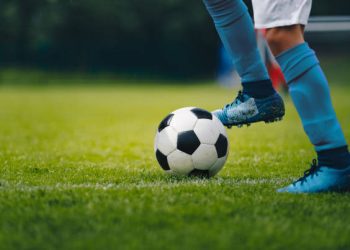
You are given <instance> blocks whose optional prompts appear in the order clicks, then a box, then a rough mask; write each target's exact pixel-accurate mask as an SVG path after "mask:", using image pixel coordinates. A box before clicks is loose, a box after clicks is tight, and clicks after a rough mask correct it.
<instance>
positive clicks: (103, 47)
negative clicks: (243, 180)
mask: <svg viewBox="0 0 350 250" xmlns="http://www.w3.org/2000/svg"><path fill="white" fill-rule="evenodd" d="M247 4H248V5H249V4H250V3H249V2H248V1H247ZM349 12H350V1H346V0H337V1H329V0H317V2H316V1H315V3H314V8H313V14H318V15H321V14H338V15H339V14H349ZM217 47H218V38H217V35H216V33H215V30H214V27H213V25H212V23H211V21H210V18H209V16H208V14H207V12H206V10H205V8H204V6H203V4H202V2H201V1H199V0H147V1H140V0H103V1H96V0H1V1H0V65H2V66H25V67H26V66H30V67H39V68H44V69H67V70H84V71H85V70H86V71H99V70H103V71H113V72H123V73H126V74H129V73H130V74H134V73H137V74H157V75H159V73H160V72H162V74H163V75H172V76H175V75H176V76H183V77H186V76H191V75H195V76H204V75H208V74H212V71H213V69H214V68H215V65H216V62H217Z"/></svg>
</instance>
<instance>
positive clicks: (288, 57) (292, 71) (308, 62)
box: [276, 43, 319, 84]
mask: <svg viewBox="0 0 350 250" xmlns="http://www.w3.org/2000/svg"><path fill="white" fill-rule="evenodd" d="M276 60H277V62H278V63H279V65H280V67H281V69H282V71H283V74H284V77H285V79H286V81H287V83H288V84H289V83H290V82H292V81H293V80H294V79H295V78H297V77H299V76H301V75H302V74H303V73H305V72H306V71H308V70H309V69H311V68H312V67H313V66H315V65H318V64H319V61H318V59H317V57H316V54H315V51H313V50H312V49H311V48H310V47H309V45H308V44H307V43H302V44H299V45H297V46H295V47H293V48H291V49H289V50H287V51H284V52H283V53H281V54H280V55H278V56H277V57H276Z"/></svg>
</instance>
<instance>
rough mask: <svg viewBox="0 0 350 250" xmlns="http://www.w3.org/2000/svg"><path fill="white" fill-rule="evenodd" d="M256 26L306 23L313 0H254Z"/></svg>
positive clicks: (265, 26)
mask: <svg viewBox="0 0 350 250" xmlns="http://www.w3.org/2000/svg"><path fill="white" fill-rule="evenodd" d="M252 2H253V11H254V22H255V28H257V29H264V28H274V27H281V26H288V25H293V24H303V25H306V24H307V22H308V19H309V16H310V11H311V5H312V0H252Z"/></svg>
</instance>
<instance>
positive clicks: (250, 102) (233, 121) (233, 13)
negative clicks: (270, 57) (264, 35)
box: [203, 0, 284, 127]
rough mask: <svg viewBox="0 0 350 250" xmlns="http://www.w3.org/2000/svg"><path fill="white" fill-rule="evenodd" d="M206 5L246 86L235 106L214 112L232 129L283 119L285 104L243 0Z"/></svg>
mask: <svg viewBox="0 0 350 250" xmlns="http://www.w3.org/2000/svg"><path fill="white" fill-rule="evenodd" d="M203 2H204V4H205V6H206V8H207V10H208V12H209V14H210V15H211V17H212V19H213V21H214V24H215V27H216V29H217V31H218V34H219V36H220V38H221V40H222V43H223V44H224V46H225V48H226V50H227V51H228V53H229V54H230V55H231V57H232V60H233V62H234V65H235V68H236V70H237V72H238V74H239V76H240V77H241V79H242V85H243V92H240V93H239V94H238V96H237V98H236V99H235V100H234V101H233V102H232V103H231V104H228V105H226V106H225V107H224V108H223V109H221V110H216V111H214V112H213V113H214V114H215V115H216V116H217V117H218V118H219V119H220V120H221V122H222V123H223V124H224V125H226V126H228V127H230V126H240V125H243V124H250V123H253V122H259V121H265V122H270V121H275V120H279V119H281V118H282V117H283V115H284V104H283V101H282V98H281V97H280V96H279V94H278V93H276V92H275V90H274V88H273V87H272V83H271V80H270V78H269V75H268V73H267V70H266V67H265V65H264V63H263V61H262V59H261V56H260V53H259V51H258V48H257V44H256V37H255V33H254V27H253V22H252V20H251V17H250V16H249V13H248V10H247V7H246V6H245V5H244V3H243V2H242V0H203Z"/></svg>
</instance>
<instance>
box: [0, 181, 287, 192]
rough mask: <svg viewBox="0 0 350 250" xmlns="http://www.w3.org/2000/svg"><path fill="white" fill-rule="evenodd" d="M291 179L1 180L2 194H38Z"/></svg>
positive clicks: (260, 182) (219, 184) (169, 187)
mask: <svg viewBox="0 0 350 250" xmlns="http://www.w3.org/2000/svg"><path fill="white" fill-rule="evenodd" d="M291 180H292V179H291V178H261V179H251V178H248V179H215V180H212V181H210V180H194V181H191V180H189V181H186V180H185V181H169V182H167V181H155V182H139V183H120V184H115V183H82V184H73V183H56V184H54V185H27V184H23V183H14V184H13V183H9V182H7V181H4V180H3V181H1V180H0V184H1V185H0V192H4V191H6V192H8V191H20V192H36V191H39V190H43V191H69V190H78V189H92V190H133V189H148V188H159V189H172V188H177V187H189V186H194V187H196V186H197V187H203V186H208V187H210V186H222V185H224V186H227V185H231V186H232V187H234V186H237V185H238V186H240V185H261V184H283V183H288V182H290V181H291Z"/></svg>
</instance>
